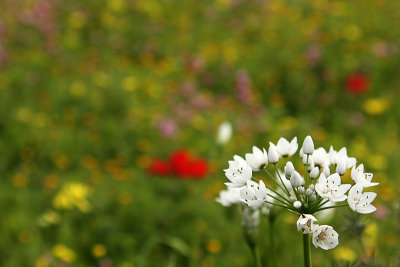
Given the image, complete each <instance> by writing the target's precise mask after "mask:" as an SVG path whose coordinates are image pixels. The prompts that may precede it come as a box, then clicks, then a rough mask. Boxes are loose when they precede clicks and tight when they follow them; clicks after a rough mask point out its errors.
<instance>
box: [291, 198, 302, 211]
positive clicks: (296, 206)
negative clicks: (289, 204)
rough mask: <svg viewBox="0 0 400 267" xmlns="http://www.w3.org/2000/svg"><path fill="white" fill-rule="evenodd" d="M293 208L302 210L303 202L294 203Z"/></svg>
mask: <svg viewBox="0 0 400 267" xmlns="http://www.w3.org/2000/svg"><path fill="white" fill-rule="evenodd" d="M293 207H295V208H296V209H300V208H301V202H300V201H298V200H297V201H295V202H294V203H293Z"/></svg>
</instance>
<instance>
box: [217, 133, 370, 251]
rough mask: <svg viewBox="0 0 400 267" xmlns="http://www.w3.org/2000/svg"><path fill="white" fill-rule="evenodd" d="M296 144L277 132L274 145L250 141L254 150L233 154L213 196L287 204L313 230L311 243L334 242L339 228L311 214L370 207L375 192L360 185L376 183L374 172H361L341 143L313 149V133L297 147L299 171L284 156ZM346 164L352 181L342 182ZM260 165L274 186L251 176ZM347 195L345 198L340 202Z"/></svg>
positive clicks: (253, 204)
mask: <svg viewBox="0 0 400 267" xmlns="http://www.w3.org/2000/svg"><path fill="white" fill-rule="evenodd" d="M297 150H298V144H297V138H296V137H295V138H294V139H293V140H292V141H291V142H289V141H288V140H286V139H284V138H280V139H279V141H278V143H277V144H276V145H275V144H273V143H270V146H269V148H268V150H266V149H265V148H262V149H260V148H257V147H253V151H252V152H253V153H248V154H246V156H245V159H243V158H242V157H240V156H234V160H233V161H229V168H228V169H226V170H224V171H225V175H226V177H227V178H228V179H229V181H230V182H228V183H225V184H226V185H227V187H228V189H227V190H224V191H222V192H221V194H220V196H219V198H218V199H217V201H218V202H220V203H221V204H222V205H224V206H229V205H232V204H237V203H239V202H242V203H244V204H245V205H247V206H248V207H250V208H252V209H259V210H263V211H265V210H268V209H270V208H271V207H272V206H279V207H281V208H285V209H288V210H289V211H291V212H294V213H297V214H299V215H300V218H299V220H298V222H297V227H298V230H301V229H303V233H304V234H312V236H313V237H312V243H313V244H314V246H315V247H320V248H322V249H331V248H334V247H336V246H337V244H338V236H339V235H338V233H337V232H336V231H335V230H333V228H332V227H331V226H328V225H316V224H314V222H316V221H317V219H316V218H315V217H314V216H313V215H315V214H316V213H317V212H319V211H322V210H327V209H332V208H338V207H344V206H348V207H350V208H351V209H352V210H353V211H355V212H358V213H362V214H366V213H371V212H374V211H375V210H376V208H375V207H374V206H372V205H371V202H372V201H373V200H374V199H375V197H376V193H372V192H363V191H364V189H365V188H369V187H372V186H375V185H378V183H373V182H372V178H373V174H371V173H365V172H364V165H363V164H360V165H359V166H358V167H357V165H356V159H355V158H353V157H349V156H348V155H347V149H346V148H345V147H344V148H342V149H340V150H339V151H336V150H335V149H333V147H332V146H331V147H330V149H329V152H327V151H326V150H325V149H324V148H322V147H320V148H316V149H315V148H314V142H313V140H312V138H311V136H307V137H306V138H305V140H304V142H303V146H302V147H301V148H300V151H299V156H300V160H298V162H301V163H302V164H299V165H303V166H304V168H303V170H302V171H300V172H299V171H297V170H296V168H295V166H297V165H296V163H297V162H295V161H293V160H292V161H289V160H288V158H289V157H292V156H293V155H294V154H295V153H296V151H297ZM267 151H268V152H267ZM278 165H279V166H278ZM279 167H282V168H283V172H282V171H281V170H280V169H279ZM271 169H272V170H273V172H274V173H275V175H273V174H271V172H270V171H271ZM350 169H351V178H352V180H353V181H354V184H342V179H341V177H342V176H343V175H344V174H345V173H346V172H347V170H350ZM259 171H264V172H265V173H266V174H267V175H268V177H269V178H270V179H272V181H273V182H274V183H275V184H276V186H277V187H276V188H271V187H268V186H266V185H265V184H264V182H263V181H262V180H259V181H258V180H257V179H256V178H254V177H253V173H254V172H259ZM301 173H302V174H303V175H302V174H301ZM346 200H347V203H346V204H338V203H339V202H343V201H346Z"/></svg>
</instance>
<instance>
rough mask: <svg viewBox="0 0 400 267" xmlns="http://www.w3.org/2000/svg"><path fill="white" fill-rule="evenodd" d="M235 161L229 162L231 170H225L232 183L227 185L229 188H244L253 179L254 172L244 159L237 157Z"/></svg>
mask: <svg viewBox="0 0 400 267" xmlns="http://www.w3.org/2000/svg"><path fill="white" fill-rule="evenodd" d="M233 159H234V160H231V161H229V168H228V169H225V170H224V172H225V176H226V177H227V178H228V179H229V180H230V181H231V182H230V183H225V184H226V185H227V186H229V187H242V186H244V185H245V184H246V183H247V181H248V180H250V179H251V176H252V174H253V172H252V170H251V167H250V166H249V165H248V164H247V162H246V161H245V160H244V159H243V158H241V157H239V156H237V155H235V156H234V157H233Z"/></svg>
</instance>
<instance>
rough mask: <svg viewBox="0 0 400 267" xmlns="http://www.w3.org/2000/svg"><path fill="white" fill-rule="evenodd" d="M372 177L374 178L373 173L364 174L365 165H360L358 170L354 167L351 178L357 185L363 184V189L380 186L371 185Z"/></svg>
mask: <svg viewBox="0 0 400 267" xmlns="http://www.w3.org/2000/svg"><path fill="white" fill-rule="evenodd" d="M372 177H374V175H373V174H372V173H364V164H360V165H359V166H358V168H357V169H356V165H354V166H353V168H352V169H351V178H352V179H353V181H354V182H355V183H356V184H357V183H361V184H362V186H363V187H370V186H375V185H378V184H379V183H371V180H372Z"/></svg>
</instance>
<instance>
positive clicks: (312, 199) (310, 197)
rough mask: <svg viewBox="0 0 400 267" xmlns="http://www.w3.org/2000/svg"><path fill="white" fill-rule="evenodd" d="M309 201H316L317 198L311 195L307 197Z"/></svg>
mask: <svg viewBox="0 0 400 267" xmlns="http://www.w3.org/2000/svg"><path fill="white" fill-rule="evenodd" d="M308 199H309V200H310V201H315V200H316V199H317V196H316V195H315V194H312V195H311V196H309V197H308Z"/></svg>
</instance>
